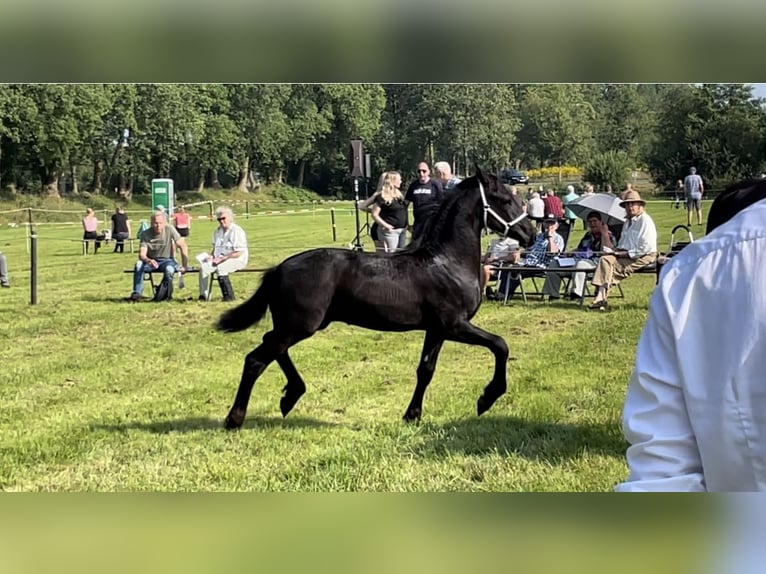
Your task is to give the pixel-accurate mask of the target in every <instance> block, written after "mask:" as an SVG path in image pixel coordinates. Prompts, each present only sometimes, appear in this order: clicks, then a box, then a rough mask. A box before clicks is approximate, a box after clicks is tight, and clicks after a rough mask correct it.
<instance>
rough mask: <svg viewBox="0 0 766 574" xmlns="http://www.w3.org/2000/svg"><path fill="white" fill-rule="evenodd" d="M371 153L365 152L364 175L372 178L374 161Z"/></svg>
mask: <svg viewBox="0 0 766 574" xmlns="http://www.w3.org/2000/svg"><path fill="white" fill-rule="evenodd" d="M371 159H372V158H371V157H370V154H368V153H366V154H364V177H366V178H371V177H372V169H371V168H372V161H371Z"/></svg>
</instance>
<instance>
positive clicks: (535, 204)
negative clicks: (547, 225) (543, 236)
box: [527, 191, 545, 228]
mask: <svg viewBox="0 0 766 574" xmlns="http://www.w3.org/2000/svg"><path fill="white" fill-rule="evenodd" d="M527 214H528V215H529V218H530V219H534V220H535V222H537V225H538V228H539V226H540V222H541V221H542V220H543V217H545V203H543V200H542V199H541V198H540V194H539V193H538V192H536V191H533V192H532V197H530V198H529V201H528V202H527Z"/></svg>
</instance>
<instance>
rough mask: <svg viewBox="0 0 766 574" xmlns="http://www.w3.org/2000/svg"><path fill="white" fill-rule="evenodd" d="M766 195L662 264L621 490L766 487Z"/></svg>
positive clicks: (639, 364)
mask: <svg viewBox="0 0 766 574" xmlns="http://www.w3.org/2000/svg"><path fill="white" fill-rule="evenodd" d="M764 260H766V200H761V201H759V202H757V203H754V204H753V205H752V206H750V207H748V208H747V209H745V210H743V211H741V212H739V213H738V214H737V215H735V216H734V217H733V218H732V219H730V220H729V221H728V222H726V223H724V224H723V225H721V227H719V228H717V229H715V230H714V231H713V232H712V233H710V234H709V235H706V236H705V237H703V238H702V239H699V240H697V241H695V242H693V243H691V244H689V245H688V246H686V247H684V249H683V250H682V251H681V252H680V253H679V254H678V255H676V256H675V257H673V258H672V259H671V260H670V262H669V263H667V264H666V265H665V266H664V268H663V270H662V273H661V276H660V282H659V284H658V285H657V287H656V288H655V290H654V293H653V295H652V298H651V301H650V305H649V317H648V319H647V322H646V324H645V326H644V329H643V332H642V334H641V337H640V339H639V342H638V348H637V350H636V361H635V367H634V370H633V372H632V374H631V376H630V383H629V386H628V392H627V396H626V398H625V404H624V408H623V415H622V424H623V431H624V434H625V437H626V438H627V440H628V442H629V443H630V446H629V447H628V450H627V463H628V468H629V471H630V474H629V476H628V477H627V480H626V481H625V482H623V483H621V484H619V485H617V486H616V490H618V491H761V490H766V376H764V373H766V352H764V348H765V344H766V329H764V324H766V289H764V288H763V285H764V284H766V265H763V261H764Z"/></svg>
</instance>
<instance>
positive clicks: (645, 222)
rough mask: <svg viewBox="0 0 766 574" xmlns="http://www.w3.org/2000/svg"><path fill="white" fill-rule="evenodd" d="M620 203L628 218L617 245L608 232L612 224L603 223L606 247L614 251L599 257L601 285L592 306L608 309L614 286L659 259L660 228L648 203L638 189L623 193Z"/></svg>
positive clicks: (596, 282)
mask: <svg viewBox="0 0 766 574" xmlns="http://www.w3.org/2000/svg"><path fill="white" fill-rule="evenodd" d="M620 205H621V206H622V207H623V208H624V209H625V214H626V215H627V219H626V220H625V223H624V224H623V226H622V234H621V235H620V240H619V241H618V242H617V247H616V248H615V247H614V245H613V244H612V242H611V240H610V239H609V236H608V235H607V233H606V232H607V230H608V227H607V226H606V224H604V223H602V224H601V226H602V228H603V231H602V236H603V238H604V239H603V250H604V251H607V250H610V249H611V250H614V253H610V254H608V255H603V256H601V257H600V258H599V260H598V265H597V267H596V271H595V273H594V274H593V285H595V286H596V288H597V291H596V297H595V298H594V299H593V304H592V305H591V306H590V307H589V309H598V310H604V309H606V308H607V306H608V303H607V297H608V296H609V289H610V288H611V287H612V285H616V284H617V283H619V282H620V281H621V280H622V279H625V278H626V277H629V276H630V275H632V274H633V272H634V271H637V270H639V269H641V268H642V267H646V266H647V265H651V264H652V263H655V262H656V261H657V228H656V227H655V225H654V221H653V220H652V218H651V217H649V215H648V214H647V213H646V212H645V211H644V206H645V205H646V202H645V201H644V200H643V199H641V196H640V195H639V194H638V192H637V191H635V190H632V189H631V190H628V191H626V192H625V193H624V194H623V197H622V201H621V202H620Z"/></svg>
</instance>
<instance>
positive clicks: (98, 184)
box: [90, 159, 104, 193]
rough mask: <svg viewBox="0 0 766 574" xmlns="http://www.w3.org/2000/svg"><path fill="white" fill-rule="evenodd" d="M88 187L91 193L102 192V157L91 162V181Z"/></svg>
mask: <svg viewBox="0 0 766 574" xmlns="http://www.w3.org/2000/svg"><path fill="white" fill-rule="evenodd" d="M90 187H91V189H92V190H93V193H103V191H104V160H102V159H97V160H96V161H95V162H93V182H92V183H91V186H90Z"/></svg>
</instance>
